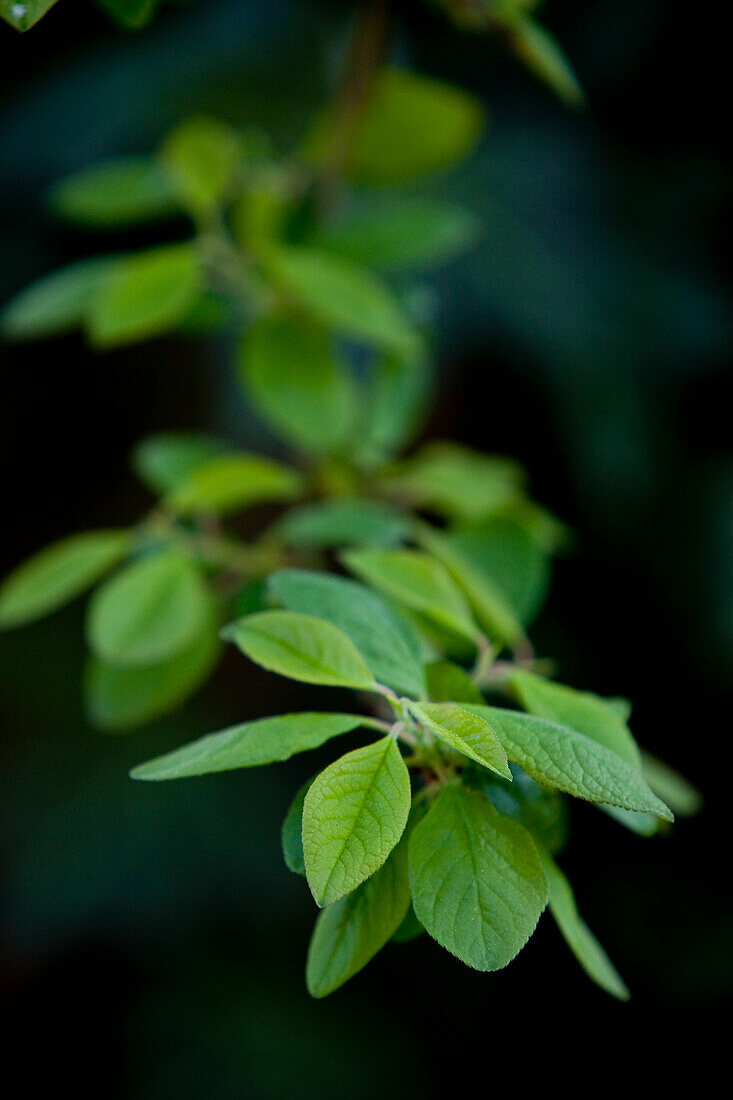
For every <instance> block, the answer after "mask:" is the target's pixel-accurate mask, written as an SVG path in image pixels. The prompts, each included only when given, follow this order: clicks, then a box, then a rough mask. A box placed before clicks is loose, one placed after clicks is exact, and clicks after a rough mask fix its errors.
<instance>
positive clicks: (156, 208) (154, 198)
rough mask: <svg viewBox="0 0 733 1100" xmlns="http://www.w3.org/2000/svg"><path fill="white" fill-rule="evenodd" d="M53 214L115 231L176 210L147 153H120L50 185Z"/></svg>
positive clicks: (160, 171)
mask: <svg viewBox="0 0 733 1100" xmlns="http://www.w3.org/2000/svg"><path fill="white" fill-rule="evenodd" d="M48 199H49V204H50V206H51V209H52V210H53V211H54V213H55V214H56V215H57V216H58V217H61V218H65V219H66V221H69V222H73V223H74V225H80V226H84V227H87V228H90V229H105V230H109V229H117V228H125V227H127V226H130V225H138V224H140V223H141V222H148V221H155V220H157V219H159V218H165V217H168V216H170V215H171V214H175V213H176V212H177V210H178V204H177V203H176V199H175V192H174V190H173V188H172V186H171V182H170V179H169V178H168V176H167V174H166V173H165V171H164V170H163V169H162V168H161V166H160V165H159V164H157V163H156V162H155V161H154V160H152V159H151V158H150V157H119V158H116V159H115V160H105V161H102V163H101V164H94V165H92V166H91V167H90V168H84V169H82V170H81V171H80V172H75V173H74V175H73V176H68V177H67V178H66V179H64V180H62V181H61V182H60V183H57V184H56V185H55V186H54V187H52V188H51V190H50V192H49V195H48Z"/></svg>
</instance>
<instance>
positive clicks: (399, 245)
mask: <svg viewBox="0 0 733 1100" xmlns="http://www.w3.org/2000/svg"><path fill="white" fill-rule="evenodd" d="M477 225H478V223H477V221H476V219H475V217H474V216H473V215H472V214H470V213H468V212H467V211H466V210H461V209H460V208H459V207H456V206H448V205H447V204H445V203H438V202H432V201H430V200H427V199H422V198H407V197H404V196H390V198H389V200H388V201H387V202H385V201H381V202H378V203H375V202H372V203H371V205H369V206H366V207H363V206H362V207H361V208H357V209H356V211H354V212H352V213H351V214H350V215H349V216H347V217H345V218H342V219H341V220H340V221H337V222H334V223H332V224H331V225H328V226H325V227H324V228H321V229H319V230H318V231H317V232H316V234H315V235H314V236H313V237H312V238H310V240H309V243H310V244H313V245H315V247H317V248H324V249H326V251H327V252H332V253H336V254H337V255H339V256H343V257H344V258H345V259H347V260H352V261H353V262H354V263H360V264H366V265H367V266H372V267H387V268H421V269H424V268H425V267H433V266H438V265H440V264H442V263H445V262H446V261H447V260H450V259H452V258H453V257H454V256H455V255H457V254H459V253H460V252H463V251H464V250H465V249H466V248H467V247H468V246H469V245H470V244H471V243H472V242H473V241H474V240H475V238H476V235H477Z"/></svg>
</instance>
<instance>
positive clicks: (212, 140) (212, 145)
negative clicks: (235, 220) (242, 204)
mask: <svg viewBox="0 0 733 1100" xmlns="http://www.w3.org/2000/svg"><path fill="white" fill-rule="evenodd" d="M243 153H244V148H243V142H242V138H241V136H240V135H239V134H238V133H237V131H236V130H234V129H232V127H231V126H228V125H226V123H223V122H220V121H219V120H218V119H216V118H211V117H209V116H207V115H197V116H196V117H195V118H190V119H186V121H185V122H182V123H181V124H180V125H179V126H177V127H176V128H175V130H173V132H172V133H171V134H169V135H168V137H167V138H166V140H165V142H164V143H163V147H162V149H161V154H160V155H161V161H162V163H163V164H164V165H165V167H166V169H167V170H168V173H169V175H170V178H171V180H172V182H173V185H174V188H175V190H176V192H177V194H178V197H179V198H180V201H181V203H182V204H183V206H185V207H186V209H188V210H190V211H191V212H192V213H193V214H194V215H199V214H205V213H206V212H207V211H210V210H212V209H214V208H215V207H216V206H217V205H218V204H219V203H221V202H223V201H224V200H225V199H226V198H227V197H228V196H229V192H230V189H231V188H232V186H233V184H234V182H235V178H236V172H237V168H238V167H239V164H240V162H241V160H242V158H243Z"/></svg>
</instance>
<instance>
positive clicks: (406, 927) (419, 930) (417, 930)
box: [392, 903, 425, 943]
mask: <svg viewBox="0 0 733 1100" xmlns="http://www.w3.org/2000/svg"><path fill="white" fill-rule="evenodd" d="M424 932H425V929H424V928H423V926H422V925H421V924H420V921H419V920H418V919H417V917H416V916H415V910H414V909H413V907H412V903H410V908H409V909H408V910H407V916H406V917H405V919H404V920H403V922H402V924H401V925H400V926H399V928H398V929H397V931H396V932H395V933H394V934H393V936H392V942H393V943H409V942H410V941H411V940H416V939H417V937H418V936H422V935H423V933H424Z"/></svg>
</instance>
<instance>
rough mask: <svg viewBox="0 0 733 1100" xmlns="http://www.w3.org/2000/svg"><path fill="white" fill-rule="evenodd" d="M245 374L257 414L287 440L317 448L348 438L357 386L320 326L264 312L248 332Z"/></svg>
mask: <svg viewBox="0 0 733 1100" xmlns="http://www.w3.org/2000/svg"><path fill="white" fill-rule="evenodd" d="M241 374H242V381H243V383H244V385H245V388H246V389H247V392H248V393H249V395H250V397H251V399H252V401H253V402H254V405H255V408H256V409H257V411H258V412H259V414H260V415H261V416H262V418H263V419H264V420H265V421H266V423H268V424H270V425H271V426H272V427H273V428H274V429H275V431H276V432H278V433H279V434H280V435H282V436H283V437H284V438H285V439H287V440H289V441H290V442H292V443H295V444H296V446H298V447H302V448H303V449H304V450H306V451H316V452H319V451H333V450H336V449H337V448H339V447H341V446H342V445H343V444H344V443H345V442H346V440H347V438H348V434H349V429H350V428H351V426H352V421H353V418H354V415H355V412H356V390H355V387H354V383H353V380H352V379H351V377H350V375H349V374H348V372H347V371H346V370H345V368H344V367H343V365H342V364H341V363H339V362H338V361H337V360H336V357H335V354H334V349H333V348H332V346H331V341H330V340H329V338H328V336H327V334H326V332H325V331H324V330H323V328H322V327H321V326H320V325H316V324H313V323H312V322H310V321H308V320H307V319H306V318H296V317H280V316H270V317H263V318H262V319H261V320H260V321H258V322H256V323H255V324H254V325H253V326H252V327H251V328H250V329H249V331H248V333H247V335H246V336H245V339H244V343H243V345H242V358H241Z"/></svg>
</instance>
